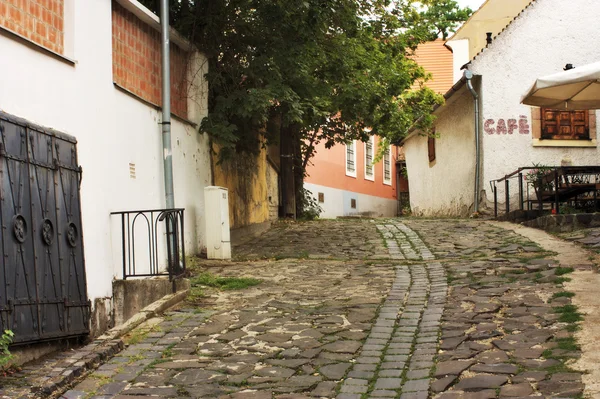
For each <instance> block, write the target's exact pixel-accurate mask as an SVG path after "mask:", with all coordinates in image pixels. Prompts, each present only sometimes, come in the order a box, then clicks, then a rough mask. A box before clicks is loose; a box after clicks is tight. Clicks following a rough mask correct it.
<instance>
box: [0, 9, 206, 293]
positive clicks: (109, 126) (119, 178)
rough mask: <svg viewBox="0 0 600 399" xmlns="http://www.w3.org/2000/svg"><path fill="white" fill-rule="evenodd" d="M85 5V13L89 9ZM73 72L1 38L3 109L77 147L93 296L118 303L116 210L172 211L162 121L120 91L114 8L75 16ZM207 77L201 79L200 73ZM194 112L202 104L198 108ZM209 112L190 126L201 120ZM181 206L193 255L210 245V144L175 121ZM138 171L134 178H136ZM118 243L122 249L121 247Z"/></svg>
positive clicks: (177, 188) (177, 189) (177, 193)
mask: <svg viewBox="0 0 600 399" xmlns="http://www.w3.org/2000/svg"><path fill="white" fill-rule="evenodd" d="M84 3H85V4H84ZM73 12H74V15H73V21H74V28H73V29H74V30H73V32H72V34H73V36H72V40H73V54H72V55H71V54H70V55H69V56H70V57H72V58H73V59H75V60H76V64H75V65H70V64H68V63H66V62H63V61H59V60H57V59H56V58H53V57H50V56H48V55H47V54H44V53H43V52H40V51H36V50H34V49H32V48H30V47H28V46H25V45H23V44H22V43H20V42H17V41H15V40H13V39H11V38H9V37H6V36H0V54H3V56H1V57H0V109H2V110H3V111H5V112H7V113H10V114H14V115H16V116H19V117H22V118H25V119H28V120H30V121H32V122H35V123H37V124H40V125H43V126H47V127H51V128H54V129H57V130H60V131H63V132H65V133H68V134H70V135H73V136H75V137H76V138H77V140H78V156H79V163H80V164H81V166H82V167H83V171H84V172H83V182H82V187H81V202H82V218H83V236H84V240H85V260H86V271H87V281H88V294H89V297H90V299H92V302H93V300H94V299H95V298H102V297H110V296H111V295H112V280H113V277H115V276H120V270H121V264H120V250H121V248H120V244H119V243H120V241H119V240H120V237H115V235H116V234H115V233H116V232H117V233H118V234H120V230H116V229H111V224H113V225H114V221H113V222H111V217H110V215H109V213H110V212H112V211H121V210H135V209H145V208H162V207H164V205H165V200H164V188H163V171H162V141H161V140H162V139H161V134H160V125H159V124H158V123H159V121H160V115H159V113H158V112H157V111H156V110H155V109H154V108H153V107H150V106H148V105H145V104H144V103H142V102H140V101H138V100H136V99H134V98H133V97H131V96H129V95H127V94H124V93H123V92H121V91H119V90H117V89H116V88H115V87H114V86H113V83H112V82H113V80H112V28H111V26H112V25H111V2H110V1H108V0H86V1H85V2H77V3H76V4H75V5H74V8H73ZM200 75H201V74H200ZM190 103H194V104H196V105H195V106H196V107H198V105H197V104H198V102H197V101H196V100H194V101H192V100H190ZM202 112H205V108H201V109H195V110H193V112H192V113H191V117H192V118H194V119H195V121H199V118H201V117H202ZM172 130H173V139H172V146H173V166H174V174H175V182H174V184H175V205H176V206H177V207H185V208H186V250H187V251H188V252H189V253H192V252H196V251H198V250H199V249H200V246H201V245H202V243H203V241H204V231H203V230H204V228H203V222H202V213H203V210H204V203H203V194H202V193H203V188H204V186H205V185H209V183H210V178H211V175H210V164H209V155H208V154H209V153H208V145H207V138H206V137H204V136H202V135H200V134H198V133H197V132H196V131H195V129H194V127H193V126H192V125H190V124H187V123H183V122H180V121H178V120H173V125H172ZM129 163H135V165H136V178H135V179H132V178H130V176H129ZM114 243H117V245H116V246H115V245H113V244H114Z"/></svg>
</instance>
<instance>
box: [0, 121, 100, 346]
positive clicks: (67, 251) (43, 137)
mask: <svg viewBox="0 0 600 399" xmlns="http://www.w3.org/2000/svg"><path fill="white" fill-rule="evenodd" d="M0 135H1V141H0V190H1V191H0V208H1V212H0V224H1V226H2V229H1V230H0V238H1V240H0V241H1V242H0V243H1V247H0V254H1V260H0V262H1V263H0V264H1V269H0V271H1V272H0V289H2V291H0V328H1V329H2V331H3V330H4V329H10V330H12V331H13V332H14V333H15V343H25V342H34V341H43V340H50V339H57V338H64V337H72V336H77V335H83V334H87V333H88V332H89V327H88V324H89V323H88V320H89V311H90V307H89V302H88V300H87V289H86V280H85V264H84V259H83V240H82V236H81V230H82V229H81V212H80V201H79V183H80V178H81V168H80V167H79V165H78V164H77V150H76V140H75V139H74V138H72V137H70V136H67V135H65V134H62V133H59V132H56V131H53V130H50V129H46V128H42V127H39V126H35V125H32V124H31V123H28V122H27V121H24V120H22V119H19V118H15V117H12V116H10V115H7V114H4V113H0Z"/></svg>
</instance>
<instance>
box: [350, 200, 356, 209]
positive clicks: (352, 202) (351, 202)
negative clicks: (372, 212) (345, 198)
mask: <svg viewBox="0 0 600 399" xmlns="http://www.w3.org/2000/svg"><path fill="white" fill-rule="evenodd" d="M350 208H352V209H356V198H351V199H350Z"/></svg>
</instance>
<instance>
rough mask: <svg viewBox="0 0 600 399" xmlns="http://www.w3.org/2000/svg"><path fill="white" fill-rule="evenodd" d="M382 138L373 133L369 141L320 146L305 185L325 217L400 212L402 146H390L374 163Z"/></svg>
mask: <svg viewBox="0 0 600 399" xmlns="http://www.w3.org/2000/svg"><path fill="white" fill-rule="evenodd" d="M379 141H380V140H379V138H378V137H371V139H370V140H369V141H368V142H366V143H363V142H362V141H356V140H355V141H353V142H352V143H351V144H347V145H336V146H333V147H332V148H331V149H326V148H325V146H324V145H322V144H320V145H318V146H317V148H316V155H315V157H314V158H313V160H312V165H309V166H308V167H307V170H306V172H307V174H308V177H307V178H306V179H305V180H304V187H305V188H306V189H307V190H309V191H310V192H312V193H313V196H314V197H315V198H316V199H317V200H318V201H319V205H320V206H321V208H323V213H321V217H323V218H334V217H338V216H358V215H362V216H395V215H396V212H397V206H398V205H397V198H398V195H397V193H396V186H397V176H396V161H397V160H398V150H397V148H396V147H395V146H390V147H388V148H387V151H386V152H385V155H384V156H383V157H382V159H381V160H380V161H379V162H377V163H373V158H375V155H376V154H377V151H378V148H379V147H378V146H379Z"/></svg>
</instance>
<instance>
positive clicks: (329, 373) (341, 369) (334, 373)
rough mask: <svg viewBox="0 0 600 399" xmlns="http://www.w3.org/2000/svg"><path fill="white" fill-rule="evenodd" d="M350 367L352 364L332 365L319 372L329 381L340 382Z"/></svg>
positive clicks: (322, 368)
mask: <svg viewBox="0 0 600 399" xmlns="http://www.w3.org/2000/svg"><path fill="white" fill-rule="evenodd" d="M350 366H351V364H350V363H338V364H330V365H327V366H323V367H321V368H319V372H320V373H321V374H322V375H323V376H324V377H325V378H327V379H330V380H339V379H341V378H342V377H343V376H344V375H345V374H346V372H347V371H348V369H349V368H350Z"/></svg>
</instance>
